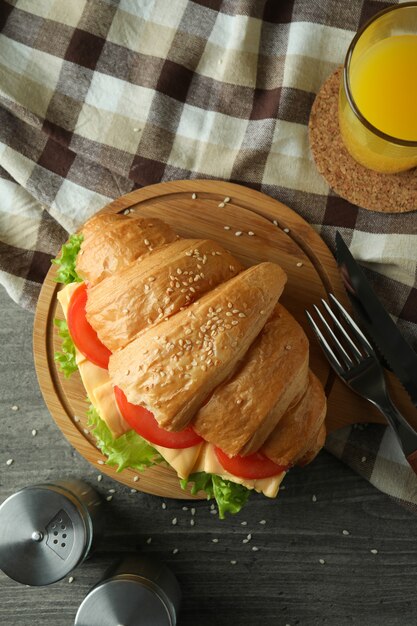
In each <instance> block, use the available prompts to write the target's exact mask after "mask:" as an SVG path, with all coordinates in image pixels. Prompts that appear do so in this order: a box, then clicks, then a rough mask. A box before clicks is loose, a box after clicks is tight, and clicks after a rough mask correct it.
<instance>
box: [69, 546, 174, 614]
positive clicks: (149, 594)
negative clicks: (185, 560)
mask: <svg viewBox="0 0 417 626" xmlns="http://www.w3.org/2000/svg"><path fill="white" fill-rule="evenodd" d="M180 602H181V590H180V587H179V584H178V581H177V579H176V578H175V576H174V574H173V573H172V572H171V570H170V569H168V567H167V566H166V565H164V564H163V563H160V562H158V561H156V560H154V559H153V558H149V557H145V556H143V555H141V554H132V555H127V556H125V557H124V558H122V559H121V560H119V562H118V563H117V564H115V565H113V566H112V567H111V568H109V570H107V572H106V573H105V574H104V577H103V578H102V580H100V582H98V583H97V584H96V585H95V586H94V587H93V588H92V589H91V590H90V592H89V593H88V595H87V596H86V597H85V598H84V600H83V602H82V603H81V605H80V607H79V609H78V612H77V616H76V618H75V623H74V626H175V625H176V624H177V617H178V610H179V607H180Z"/></svg>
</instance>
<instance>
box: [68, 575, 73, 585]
mask: <svg viewBox="0 0 417 626" xmlns="http://www.w3.org/2000/svg"><path fill="white" fill-rule="evenodd" d="M68 582H69V584H71V583H73V582H74V576H70V577H69V578H68Z"/></svg>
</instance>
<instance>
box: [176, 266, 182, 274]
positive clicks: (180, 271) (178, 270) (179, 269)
mask: <svg viewBox="0 0 417 626" xmlns="http://www.w3.org/2000/svg"><path fill="white" fill-rule="evenodd" d="M177 274H178V275H180V274H182V269H181V268H180V267H177Z"/></svg>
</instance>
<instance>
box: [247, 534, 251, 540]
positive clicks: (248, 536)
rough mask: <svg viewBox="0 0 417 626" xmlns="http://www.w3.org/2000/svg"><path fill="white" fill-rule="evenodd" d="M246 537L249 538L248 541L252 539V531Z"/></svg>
mask: <svg viewBox="0 0 417 626" xmlns="http://www.w3.org/2000/svg"><path fill="white" fill-rule="evenodd" d="M246 538H247V539H248V541H250V540H251V539H252V533H249V535H247V536H246Z"/></svg>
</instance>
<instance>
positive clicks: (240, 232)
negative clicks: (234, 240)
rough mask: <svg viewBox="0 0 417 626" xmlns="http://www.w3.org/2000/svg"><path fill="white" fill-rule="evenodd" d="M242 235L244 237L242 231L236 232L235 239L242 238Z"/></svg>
mask: <svg viewBox="0 0 417 626" xmlns="http://www.w3.org/2000/svg"><path fill="white" fill-rule="evenodd" d="M241 235H243V233H242V231H241V230H237V231H236V232H235V237H240V236H241Z"/></svg>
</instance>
